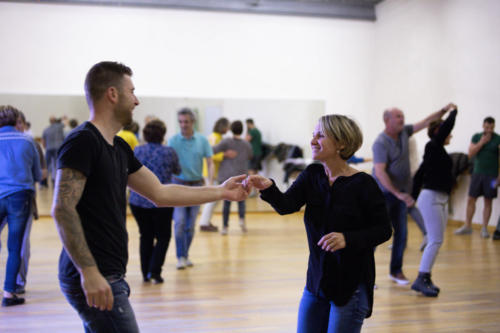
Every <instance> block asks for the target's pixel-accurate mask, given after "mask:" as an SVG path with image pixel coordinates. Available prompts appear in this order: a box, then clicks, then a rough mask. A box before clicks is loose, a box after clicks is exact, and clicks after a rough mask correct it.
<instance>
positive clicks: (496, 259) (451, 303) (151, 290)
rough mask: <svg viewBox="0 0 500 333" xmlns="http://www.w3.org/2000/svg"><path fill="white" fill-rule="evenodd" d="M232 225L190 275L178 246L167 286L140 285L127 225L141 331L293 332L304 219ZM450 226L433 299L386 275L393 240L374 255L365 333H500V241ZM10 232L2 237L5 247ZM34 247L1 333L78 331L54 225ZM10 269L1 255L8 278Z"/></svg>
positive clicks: (196, 248) (414, 247) (201, 245)
mask: <svg viewBox="0 0 500 333" xmlns="http://www.w3.org/2000/svg"><path fill="white" fill-rule="evenodd" d="M250 200H254V201H257V200H260V199H250ZM249 204H255V205H261V203H256V202H254V203H251V202H250V203H249ZM234 208H235V207H234ZM231 219H232V220H231V221H230V232H229V235H227V236H221V235H219V234H217V233H200V232H197V234H196V235H195V239H194V242H193V245H192V249H191V252H190V254H191V258H192V260H193V262H194V264H195V266H194V267H193V268H191V269H188V270H185V271H177V270H176V269H175V256H174V254H175V242H174V241H173V240H172V242H171V244H170V247H169V251H168V255H167V260H166V263H165V266H164V273H163V276H164V278H165V283H163V284H161V285H151V284H144V283H143V282H142V278H141V274H140V269H139V255H138V252H139V251H138V231H137V226H136V224H135V221H134V220H133V218H131V217H129V218H128V229H129V234H130V244H129V250H130V261H129V265H128V276H127V281H128V282H129V284H130V286H131V289H132V294H131V298H130V299H131V302H132V305H133V308H134V310H135V313H136V316H137V320H138V322H139V327H140V328H141V331H142V332H214V333H215V332H272V333H277V332H294V331H295V325H296V314H297V308H298V302H299V300H300V296H301V293H302V289H303V287H304V283H305V273H306V267H307V244H306V237H305V233H304V227H303V224H302V214H301V213H297V214H294V215H290V216H286V217H281V216H279V215H277V214H274V213H263V212H261V213H250V214H248V215H247V221H248V229H249V232H248V234H242V233H241V232H240V231H239V228H238V226H237V216H236V215H232V216H231ZM220 220H221V217H220V214H216V215H215V216H214V222H217V223H218V224H220ZM409 226H410V229H409V236H410V238H409V244H408V249H407V250H406V255H405V273H406V275H407V276H408V277H409V278H411V279H414V278H415V277H416V275H417V271H418V264H419V261H420V255H421V253H420V252H419V251H418V245H419V243H420V240H421V236H420V234H419V232H418V230H417V229H416V227H415V225H414V223H409ZM453 227H455V226H454V225H453V226H449V227H448V230H447V234H446V240H445V243H444V244H443V247H442V249H441V253H440V255H439V257H438V259H437V263H436V265H435V268H434V272H433V277H434V282H435V283H436V284H437V285H439V286H440V287H441V294H440V296H439V298H437V299H432V298H425V297H421V296H417V295H416V294H415V293H414V292H412V291H411V290H410V287H409V286H405V287H400V286H396V285H395V284H393V283H392V282H391V281H390V280H389V279H388V277H387V272H388V262H389V257H390V250H389V249H388V248H387V246H388V244H389V243H390V242H387V243H385V244H383V245H381V246H380V247H379V248H378V249H377V251H376V263H377V273H378V277H377V285H378V289H377V290H376V291H375V306H374V312H373V315H372V317H371V318H369V319H367V320H365V324H364V326H363V332H373V333H375V332H380V333H382V332H384V333H386V332H405V333H407V332H410V333H411V332H469V333H472V332H500V241H492V240H491V239H488V240H484V239H481V238H480V237H479V235H478V232H477V231H475V234H473V235H472V236H461V237H459V236H454V235H453V234H452V230H453ZM6 234H7V233H6V232H4V233H3V235H2V236H1V239H2V242H3V244H6V243H5V239H6ZM31 244H32V259H31V264H30V271H29V281H28V286H27V293H26V299H27V304H25V305H21V306H15V307H11V308H0V332H2V333H7V332H51V333H52V332H82V331H83V330H82V326H81V322H80V319H79V318H78V316H77V315H76V313H75V312H74V311H73V309H72V308H70V306H69V305H68V304H67V303H66V301H65V299H64V297H63V295H62V294H61V292H60V291H59V287H58V282H57V261H58V256H59V252H60V249H61V243H60V241H59V238H58V236H57V233H56V231H55V227H54V223H53V221H52V219H51V218H49V217H45V218H42V219H41V220H39V221H36V222H35V224H34V225H33V229H32V234H31ZM4 246H5V245H4ZM5 262H6V251H5V248H4V249H3V251H2V252H1V254H0V276H1V277H2V279H3V277H4V274H5Z"/></svg>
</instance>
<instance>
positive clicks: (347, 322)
mask: <svg viewBox="0 0 500 333" xmlns="http://www.w3.org/2000/svg"><path fill="white" fill-rule="evenodd" d="M368 310H369V306H368V293H367V290H366V286H365V285H363V284H361V285H360V286H359V287H358V289H356V291H355V292H354V294H353V295H352V296H351V299H349V302H347V304H346V305H344V306H337V305H335V303H333V301H329V300H328V299H326V298H325V297H323V294H322V293H320V295H319V296H316V295H314V294H312V293H311V292H310V291H308V290H307V289H306V288H304V293H303V294H302V299H301V300H300V306H299V315H298V323H297V333H319V332H324V333H357V332H361V326H362V325H363V321H364V319H365V317H366V314H367V313H368Z"/></svg>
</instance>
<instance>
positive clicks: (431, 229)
mask: <svg viewBox="0 0 500 333" xmlns="http://www.w3.org/2000/svg"><path fill="white" fill-rule="evenodd" d="M417 205H418V207H419V209H420V212H421V213H422V216H423V218H424V223H425V229H426V230H427V246H426V247H425V250H424V253H423V254H422V260H421V261H420V268H419V272H422V273H430V272H431V270H432V266H433V265H434V262H435V261H436V257H437V255H438V252H439V248H440V247H441V244H442V243H443V239H444V231H445V229H446V223H447V221H448V194H446V193H444V192H438V191H433V190H428V189H424V190H422V192H420V195H419V196H418V200H417Z"/></svg>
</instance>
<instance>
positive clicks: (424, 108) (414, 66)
mask: <svg viewBox="0 0 500 333" xmlns="http://www.w3.org/2000/svg"><path fill="white" fill-rule="evenodd" d="M377 18H378V20H377V22H376V23H375V24H374V31H375V42H374V44H375V51H374V52H375V53H374V58H373V67H372V68H373V72H372V75H373V79H372V82H373V85H372V87H373V90H372V91H371V95H370V98H369V105H370V111H371V112H369V117H368V119H369V120H370V123H371V124H376V126H371V127H369V128H368V133H367V136H370V137H374V136H375V135H376V133H378V132H380V131H381V130H382V129H383V122H382V119H381V111H382V110H384V109H385V108H387V107H390V106H398V107H400V108H401V109H402V110H403V111H404V112H405V114H406V121H407V122H408V123H412V122H415V121H418V120H420V119H423V118H424V117H425V116H426V115H428V114H429V113H430V112H431V111H434V110H438V109H439V108H440V107H442V106H444V105H445V104H446V103H448V102H450V101H453V102H455V103H456V104H457V105H458V107H459V115H458V117H457V122H456V125H455V129H454V131H453V135H454V137H453V139H452V142H451V144H450V145H449V146H448V147H447V150H448V152H467V150H468V147H469V143H470V138H471V136H472V135H473V134H474V133H475V132H479V131H481V130H482V127H481V126H482V122H483V119H484V118H485V117H486V116H494V117H495V116H496V119H497V122H500V117H499V116H500V112H499V110H500V108H499V105H500V93H499V91H500V62H499V59H500V43H499V36H500V1H495V0H479V1H468V0H439V1H436V0H419V1H411V0H385V1H383V2H382V3H381V4H379V5H378V6H377ZM497 129H498V126H497ZM416 139H417V143H418V148H419V150H420V156H421V155H422V153H423V149H424V146H425V143H426V142H427V140H428V138H427V135H426V133H425V131H422V132H421V133H418V134H417V135H416ZM462 181H464V182H466V183H467V184H465V185H463V186H461V187H460V188H459V190H458V191H457V195H459V196H460V198H454V200H453V205H454V209H453V213H452V215H451V216H450V217H451V218H453V219H455V220H464V219H465V203H466V196H467V191H466V190H463V188H467V186H468V181H469V177H463V178H462ZM499 203H500V200H499V199H496V200H495V201H494V207H493V214H492V218H491V219H490V224H491V225H493V224H496V221H497V218H498V216H499V215H500V204H499ZM482 209H483V205H482V200H481V199H480V200H478V205H477V210H476V214H475V216H474V219H473V220H474V222H481V220H482V216H481V214H482Z"/></svg>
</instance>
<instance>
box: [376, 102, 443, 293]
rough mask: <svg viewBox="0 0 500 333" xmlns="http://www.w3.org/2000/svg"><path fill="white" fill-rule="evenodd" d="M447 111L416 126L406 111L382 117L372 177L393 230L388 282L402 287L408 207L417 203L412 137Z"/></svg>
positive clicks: (391, 112) (391, 109)
mask: <svg viewBox="0 0 500 333" xmlns="http://www.w3.org/2000/svg"><path fill="white" fill-rule="evenodd" d="M445 112H446V107H444V108H442V109H441V110H439V111H436V112H434V113H431V114H430V115H429V116H427V117H426V118H424V119H423V120H421V121H419V122H417V123H415V124H411V125H405V116H404V113H403V111H401V110H399V109H398V108H390V109H387V110H385V111H384V116H383V119H384V124H385V129H384V131H383V132H382V133H380V134H379V136H378V137H377V139H375V142H374V143H373V145H372V151H373V173H372V174H373V177H374V178H375V180H376V181H377V183H378V185H379V187H380V189H381V190H382V193H383V194H384V197H385V200H386V202H387V209H388V211H389V217H390V218H391V223H392V227H393V228H394V235H393V240H392V250H391V262H390V265H389V279H391V280H392V281H394V282H395V283H397V284H400V285H406V284H408V283H410V281H409V280H408V278H407V277H406V276H405V274H404V273H403V257H404V252H405V249H406V241H407V238H408V220H407V213H408V208H410V207H412V206H413V205H414V204H415V200H413V198H412V197H411V184H412V180H411V170H410V158H409V138H410V136H412V135H413V134H415V133H417V132H419V131H421V130H423V129H424V128H427V126H429V124H430V123H431V122H432V121H434V120H436V119H440V118H441V117H442V116H443V114H444V113H445Z"/></svg>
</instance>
